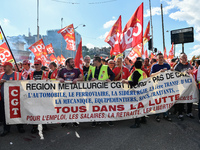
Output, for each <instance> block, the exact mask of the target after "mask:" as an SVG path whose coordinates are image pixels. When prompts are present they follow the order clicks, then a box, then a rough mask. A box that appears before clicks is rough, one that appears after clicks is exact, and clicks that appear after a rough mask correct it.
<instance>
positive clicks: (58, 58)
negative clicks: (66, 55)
mask: <svg viewBox="0 0 200 150" xmlns="http://www.w3.org/2000/svg"><path fill="white" fill-rule="evenodd" d="M57 60H58V63H59V64H60V56H58V57H57Z"/></svg>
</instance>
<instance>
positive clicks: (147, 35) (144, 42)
mask: <svg viewBox="0 0 200 150" xmlns="http://www.w3.org/2000/svg"><path fill="white" fill-rule="evenodd" d="M149 40H150V21H149V22H148V25H147V28H146V30H145V33H144V36H143V44H144V45H145V44H146V43H147V42H148V41H149Z"/></svg>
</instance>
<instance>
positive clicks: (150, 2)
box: [149, 0, 153, 51]
mask: <svg viewBox="0 0 200 150" xmlns="http://www.w3.org/2000/svg"><path fill="white" fill-rule="evenodd" d="M149 10H150V21H151V36H152V38H151V39H152V51H153V22H152V14H151V0H149Z"/></svg>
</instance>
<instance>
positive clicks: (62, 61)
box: [60, 54, 65, 65]
mask: <svg viewBox="0 0 200 150" xmlns="http://www.w3.org/2000/svg"><path fill="white" fill-rule="evenodd" d="M60 63H61V64H62V65H65V57H64V56H63V55H62V54H61V56H60Z"/></svg>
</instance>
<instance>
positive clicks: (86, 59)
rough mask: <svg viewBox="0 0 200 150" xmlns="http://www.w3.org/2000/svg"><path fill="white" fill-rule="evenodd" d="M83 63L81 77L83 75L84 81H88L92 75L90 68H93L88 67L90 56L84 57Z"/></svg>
mask: <svg viewBox="0 0 200 150" xmlns="http://www.w3.org/2000/svg"><path fill="white" fill-rule="evenodd" d="M84 63H85V65H84V66H83V75H84V79H85V81H88V80H89V77H90V75H91V73H92V68H93V66H92V65H90V56H89V55H86V56H85V57H84Z"/></svg>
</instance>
